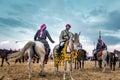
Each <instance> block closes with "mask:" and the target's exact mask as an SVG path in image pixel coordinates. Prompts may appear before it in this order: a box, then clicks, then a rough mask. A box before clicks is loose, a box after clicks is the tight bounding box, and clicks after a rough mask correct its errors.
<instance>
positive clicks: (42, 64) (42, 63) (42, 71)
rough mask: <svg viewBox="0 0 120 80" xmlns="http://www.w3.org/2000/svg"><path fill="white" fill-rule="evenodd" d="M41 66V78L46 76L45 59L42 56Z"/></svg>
mask: <svg viewBox="0 0 120 80" xmlns="http://www.w3.org/2000/svg"><path fill="white" fill-rule="evenodd" d="M39 60H40V61H39V64H40V68H41V71H40V76H43V77H44V76H45V74H44V64H45V63H44V57H42V56H41V58H40V59H39Z"/></svg>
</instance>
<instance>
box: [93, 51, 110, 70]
mask: <svg viewBox="0 0 120 80" xmlns="http://www.w3.org/2000/svg"><path fill="white" fill-rule="evenodd" d="M94 56H95V55H94ZM95 57H96V58H97V60H98V65H99V68H102V63H103V71H102V72H105V71H106V67H107V57H108V51H107V49H104V50H103V51H102V54H101V53H100V52H98V54H97V55H96V56H95ZM95 67H96V61H95Z"/></svg>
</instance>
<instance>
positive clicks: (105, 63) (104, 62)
mask: <svg viewBox="0 0 120 80" xmlns="http://www.w3.org/2000/svg"><path fill="white" fill-rule="evenodd" d="M103 64H104V68H103V71H102V72H105V70H106V66H107V62H106V61H105V60H103Z"/></svg>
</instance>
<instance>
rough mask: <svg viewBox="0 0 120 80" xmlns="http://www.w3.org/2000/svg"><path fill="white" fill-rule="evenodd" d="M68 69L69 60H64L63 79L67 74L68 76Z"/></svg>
mask: <svg viewBox="0 0 120 80" xmlns="http://www.w3.org/2000/svg"><path fill="white" fill-rule="evenodd" d="M66 70H67V61H66V60H65V61H64V74H63V80H65V79H66V78H65V76H66Z"/></svg>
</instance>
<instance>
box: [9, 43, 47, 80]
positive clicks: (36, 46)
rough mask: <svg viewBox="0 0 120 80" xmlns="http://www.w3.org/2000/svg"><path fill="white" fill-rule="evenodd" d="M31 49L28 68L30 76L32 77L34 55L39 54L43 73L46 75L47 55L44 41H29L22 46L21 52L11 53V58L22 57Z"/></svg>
mask: <svg viewBox="0 0 120 80" xmlns="http://www.w3.org/2000/svg"><path fill="white" fill-rule="evenodd" d="M28 49H29V53H28V56H29V59H28V70H29V78H30V79H31V70H30V69H31V67H30V66H31V62H32V58H33V56H34V55H37V56H38V57H39V59H40V61H39V62H40V68H41V72H40V73H41V75H42V76H45V75H44V57H45V54H46V52H45V49H44V45H43V43H41V42H40V41H29V42H28V43H26V44H25V46H24V47H23V48H22V50H21V51H20V52H16V53H12V54H11V55H10V58H15V59H17V58H22V57H23V56H24V55H25V54H24V53H25V51H26V50H28Z"/></svg>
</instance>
